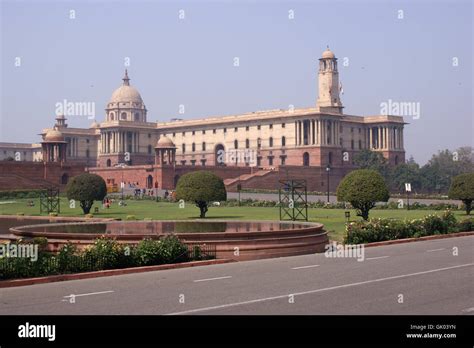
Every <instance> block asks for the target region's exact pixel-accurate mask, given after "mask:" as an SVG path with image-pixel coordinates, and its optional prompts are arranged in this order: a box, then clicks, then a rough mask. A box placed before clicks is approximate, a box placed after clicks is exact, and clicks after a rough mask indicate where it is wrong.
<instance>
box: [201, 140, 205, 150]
mask: <svg viewBox="0 0 474 348" xmlns="http://www.w3.org/2000/svg"><path fill="white" fill-rule="evenodd" d="M202 151H206V142H205V141H203V142H202Z"/></svg>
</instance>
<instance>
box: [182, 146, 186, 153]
mask: <svg viewBox="0 0 474 348" xmlns="http://www.w3.org/2000/svg"><path fill="white" fill-rule="evenodd" d="M181 150H182V151H183V153H185V152H186V144H183V145H181Z"/></svg>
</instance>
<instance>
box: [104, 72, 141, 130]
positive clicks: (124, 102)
mask: <svg viewBox="0 0 474 348" xmlns="http://www.w3.org/2000/svg"><path fill="white" fill-rule="evenodd" d="M122 80H123V84H122V86H120V87H119V88H117V89H116V90H115V91H114V92H113V93H112V97H111V98H110V101H109V102H108V104H107V108H106V109H105V111H106V121H118V120H120V121H132V122H146V112H147V110H146V107H145V104H144V103H143V99H142V97H141V95H140V93H139V92H138V91H137V89H136V88H134V87H132V86H130V78H129V77H128V71H127V70H125V76H124V77H123V79H122Z"/></svg>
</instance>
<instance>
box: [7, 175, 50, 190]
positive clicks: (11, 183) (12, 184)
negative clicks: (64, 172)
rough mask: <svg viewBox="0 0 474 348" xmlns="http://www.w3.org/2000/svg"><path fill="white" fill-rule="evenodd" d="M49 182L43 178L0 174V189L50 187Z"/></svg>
mask: <svg viewBox="0 0 474 348" xmlns="http://www.w3.org/2000/svg"><path fill="white" fill-rule="evenodd" d="M51 185H52V183H51V182H49V181H46V180H43V179H34V180H33V179H29V178H25V177H23V176H21V175H18V174H5V173H3V174H0V191H7V190H19V189H22V190H28V189H32V190H35V189H42V188H45V187H50V186H51Z"/></svg>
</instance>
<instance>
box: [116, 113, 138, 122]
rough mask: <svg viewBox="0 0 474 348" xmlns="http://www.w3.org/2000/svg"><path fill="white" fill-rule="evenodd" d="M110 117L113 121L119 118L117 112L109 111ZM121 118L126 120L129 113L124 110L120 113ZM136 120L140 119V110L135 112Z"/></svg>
mask: <svg viewBox="0 0 474 348" xmlns="http://www.w3.org/2000/svg"><path fill="white" fill-rule="evenodd" d="M109 118H110V120H111V121H113V120H118V118H116V117H115V112H111V113H109ZM120 119H121V120H126V119H127V113H126V112H122V113H121V114H120ZM135 121H140V114H139V113H138V112H136V113H135Z"/></svg>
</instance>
